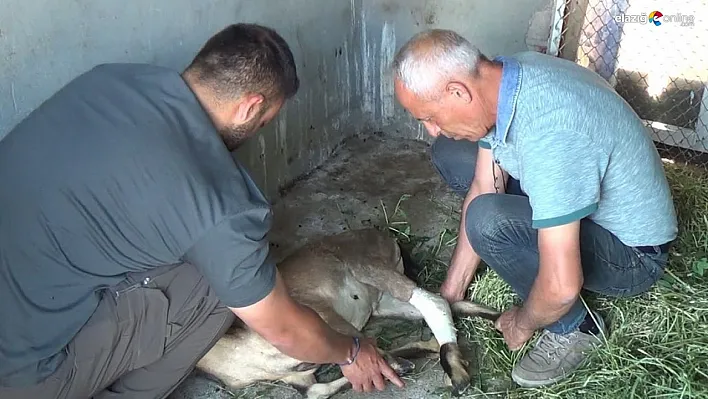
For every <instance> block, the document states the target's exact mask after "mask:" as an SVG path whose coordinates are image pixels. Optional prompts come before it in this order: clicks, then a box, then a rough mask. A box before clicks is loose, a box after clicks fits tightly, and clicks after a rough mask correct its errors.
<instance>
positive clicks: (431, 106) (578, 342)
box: [393, 30, 677, 387]
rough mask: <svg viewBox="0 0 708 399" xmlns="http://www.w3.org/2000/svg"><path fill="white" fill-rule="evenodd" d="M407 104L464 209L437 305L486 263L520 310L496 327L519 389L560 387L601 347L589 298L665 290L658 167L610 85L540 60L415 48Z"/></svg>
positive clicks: (402, 59)
mask: <svg viewBox="0 0 708 399" xmlns="http://www.w3.org/2000/svg"><path fill="white" fill-rule="evenodd" d="M393 68H394V76H395V91H396V96H397V98H398V100H399V101H400V103H401V104H402V105H403V106H404V107H405V108H406V109H407V110H408V111H409V112H410V113H411V114H412V115H413V117H415V118H416V119H418V120H419V121H421V123H423V125H424V126H425V127H426V129H427V130H428V132H429V134H430V135H431V136H433V137H435V141H434V143H433V146H432V161H433V164H434V165H435V167H436V168H437V170H438V171H439V173H440V174H441V175H442V177H443V179H445V181H446V182H447V183H448V184H449V185H450V186H451V187H452V189H453V190H455V191H456V192H458V193H459V194H460V195H461V196H464V202H463V206H462V217H461V222H460V234H459V239H458V242H457V245H456V248H455V251H454V254H453V256H452V259H451V262H450V266H449V270H448V273H447V277H446V279H445V281H444V283H443V284H442V286H441V294H442V296H443V297H445V298H446V299H447V300H448V301H450V302H453V301H457V300H460V299H462V298H463V297H464V296H465V293H466V291H467V288H468V286H469V284H470V283H471V282H472V280H473V277H474V274H475V271H476V269H477V267H478V265H479V264H480V261H484V262H485V263H486V264H487V265H489V267H491V268H492V269H493V270H494V271H495V272H496V273H497V274H498V275H499V276H500V277H501V278H503V279H504V280H505V281H506V282H507V283H508V284H510V285H511V287H512V288H513V289H514V291H515V292H516V293H517V294H518V295H519V296H520V297H521V298H522V299H523V301H524V302H523V305H522V306H520V307H517V306H514V307H511V308H510V309H509V310H507V311H506V312H504V313H503V314H502V316H501V317H500V318H499V319H498V321H497V322H496V325H495V326H496V328H497V329H498V330H499V331H500V332H501V333H502V334H503V336H504V340H505V342H506V343H507V345H508V347H509V349H510V350H519V349H521V348H522V347H523V346H524V344H525V343H526V342H527V341H528V340H529V339H530V338H531V337H532V336H533V334H534V333H535V332H536V331H537V330H543V332H542V334H541V336H540V337H539V339H538V341H537V343H536V345H535V347H534V348H533V349H532V350H530V351H529V352H528V354H527V355H526V356H525V357H523V358H522V359H521V360H520V361H519V362H518V363H517V364H516V365H515V367H514V370H513V371H512V378H513V379H514V381H516V382H517V383H518V384H519V385H522V386H526V387H538V386H543V385H547V384H552V383H555V382H557V381H559V380H561V379H563V378H565V377H566V376H567V375H569V374H570V373H572V372H573V371H575V370H576V369H577V368H578V367H579V366H580V365H581V364H582V363H583V361H584V360H585V359H586V358H587V352H588V351H589V350H590V349H592V348H594V347H596V346H597V345H599V344H602V343H603V341H604V337H605V332H606V329H605V323H604V321H603V319H602V317H601V316H600V315H599V314H598V313H597V312H594V311H588V309H586V307H585V306H584V304H583V301H582V300H581V299H580V294H581V290H582V289H586V290H589V291H592V292H596V293H600V294H604V295H609V296H614V297H628V296H633V295H637V294H640V293H643V292H645V291H647V290H648V289H650V288H651V287H652V285H653V284H654V283H655V282H656V281H657V280H658V279H659V278H660V277H661V276H662V273H663V271H664V267H665V266H666V264H667V258H668V249H669V246H670V243H671V242H672V241H673V240H674V239H675V237H676V234H677V221H676V212H675V209H674V205H673V201H672V197H671V192H670V190H669V186H668V183H667V180H666V176H665V174H664V170H663V166H662V163H661V159H660V158H659V155H658V153H657V151H656V148H655V147H654V145H653V143H652V140H651V138H650V137H649V135H648V134H647V133H646V130H645V126H644V124H643V123H642V121H641V119H640V118H639V117H638V116H637V114H636V113H635V112H634V111H633V110H632V108H631V107H630V106H629V104H627V103H626V102H625V101H624V100H623V99H622V98H621V97H620V96H619V95H618V94H617V93H616V92H615V91H614V90H613V89H612V87H611V86H609V85H608V84H607V82H605V81H604V80H603V79H602V78H601V77H599V76H598V75H597V74H595V73H593V72H592V71H590V70H588V69H586V68H583V67H581V66H579V65H577V64H575V63H572V62H570V61H567V60H563V59H559V58H555V57H552V56H548V55H544V54H540V53H536V52H522V53H519V54H515V55H513V56H500V57H497V58H495V59H493V60H490V59H488V58H487V57H485V56H484V55H483V54H481V53H480V51H479V50H478V49H477V48H476V47H475V46H473V45H471V44H470V43H469V42H468V41H467V40H465V39H464V38H463V37H461V36H460V35H458V34H457V33H455V32H452V31H445V30H432V31H426V32H423V33H420V34H418V35H416V36H415V37H413V38H412V39H411V40H410V41H409V42H408V43H406V44H405V45H404V46H403V48H401V49H400V50H399V52H398V53H397V55H396V57H395V59H394V65H393Z"/></svg>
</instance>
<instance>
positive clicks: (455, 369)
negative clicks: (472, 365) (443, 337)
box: [440, 343, 470, 396]
mask: <svg viewBox="0 0 708 399" xmlns="http://www.w3.org/2000/svg"><path fill="white" fill-rule="evenodd" d="M440 364H441V365H442V367H443V370H445V374H447V376H448V377H449V378H450V384H451V385H452V394H453V395H455V396H459V395H461V394H462V393H463V392H464V391H465V390H466V389H467V388H468V387H469V386H470V375H469V373H468V372H467V367H468V366H469V363H468V362H467V361H465V359H463V358H462V351H461V350H460V347H459V345H457V344H456V343H447V344H444V345H443V346H441V347H440Z"/></svg>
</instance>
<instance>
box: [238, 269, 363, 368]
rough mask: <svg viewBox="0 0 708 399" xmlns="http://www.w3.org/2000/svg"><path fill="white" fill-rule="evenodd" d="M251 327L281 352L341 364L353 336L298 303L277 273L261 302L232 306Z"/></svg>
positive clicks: (347, 356)
mask: <svg viewBox="0 0 708 399" xmlns="http://www.w3.org/2000/svg"><path fill="white" fill-rule="evenodd" d="M231 311H232V312H234V314H235V315H236V316H237V317H238V318H240V319H241V320H243V322H244V323H246V324H247V325H248V326H249V327H250V328H251V329H252V330H254V331H255V332H256V333H258V334H259V335H261V336H262V337H263V338H265V339H266V340H267V341H268V342H270V343H271V344H272V345H273V346H275V347H276V348H278V350H280V351H281V352H283V353H284V354H286V355H288V356H291V357H293V358H295V359H299V360H301V361H304V362H309V363H317V364H324V363H344V362H346V361H347V359H348V358H349V357H350V356H351V355H352V350H353V349H354V343H353V339H352V337H350V336H346V335H343V334H340V333H338V332H336V331H334V330H333V329H332V328H330V327H329V326H328V325H327V324H326V323H325V322H324V320H322V318H320V316H319V315H318V314H317V313H316V312H315V311H313V310H312V309H310V308H308V307H306V306H304V305H301V304H299V303H297V302H296V301H295V300H293V299H292V298H291V297H290V295H289V294H288V292H287V289H286V287H285V284H284V282H283V280H282V277H281V276H280V273H278V272H276V282H275V287H274V288H273V290H272V291H271V293H270V294H268V296H266V297H265V298H264V299H262V300H261V301H259V302H257V303H255V304H253V305H251V306H247V307H244V308H231Z"/></svg>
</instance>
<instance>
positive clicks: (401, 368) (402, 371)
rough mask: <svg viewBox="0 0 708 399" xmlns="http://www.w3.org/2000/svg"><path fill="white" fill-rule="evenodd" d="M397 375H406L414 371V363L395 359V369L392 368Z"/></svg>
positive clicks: (398, 358)
mask: <svg viewBox="0 0 708 399" xmlns="http://www.w3.org/2000/svg"><path fill="white" fill-rule="evenodd" d="M393 371H395V372H396V373H397V374H398V375H406V374H410V373H412V372H413V371H415V363H413V362H411V361H410V360H406V359H403V358H400V357H397V358H396V367H393Z"/></svg>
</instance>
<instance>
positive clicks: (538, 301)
mask: <svg viewBox="0 0 708 399" xmlns="http://www.w3.org/2000/svg"><path fill="white" fill-rule="evenodd" d="M538 248H539V261H540V266H539V271H538V275H537V276H536V280H535V281H534V284H533V286H532V288H531V293H530V294H529V297H528V299H527V300H526V302H525V303H524V305H523V307H522V308H521V310H520V312H519V318H518V320H517V323H518V324H519V325H520V327H522V328H524V329H527V330H531V329H533V330H537V329H539V328H542V327H545V326H547V325H549V324H551V323H554V322H556V321H558V319H560V318H561V317H563V315H565V314H566V313H568V311H569V310H570V308H571V307H572V306H573V304H574V303H575V301H576V300H577V299H578V295H579V294H580V290H581V289H582V286H583V269H582V267H581V264H580V221H577V222H573V223H570V224H566V225H563V226H557V227H551V228H545V229H540V230H539V232H538Z"/></svg>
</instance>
